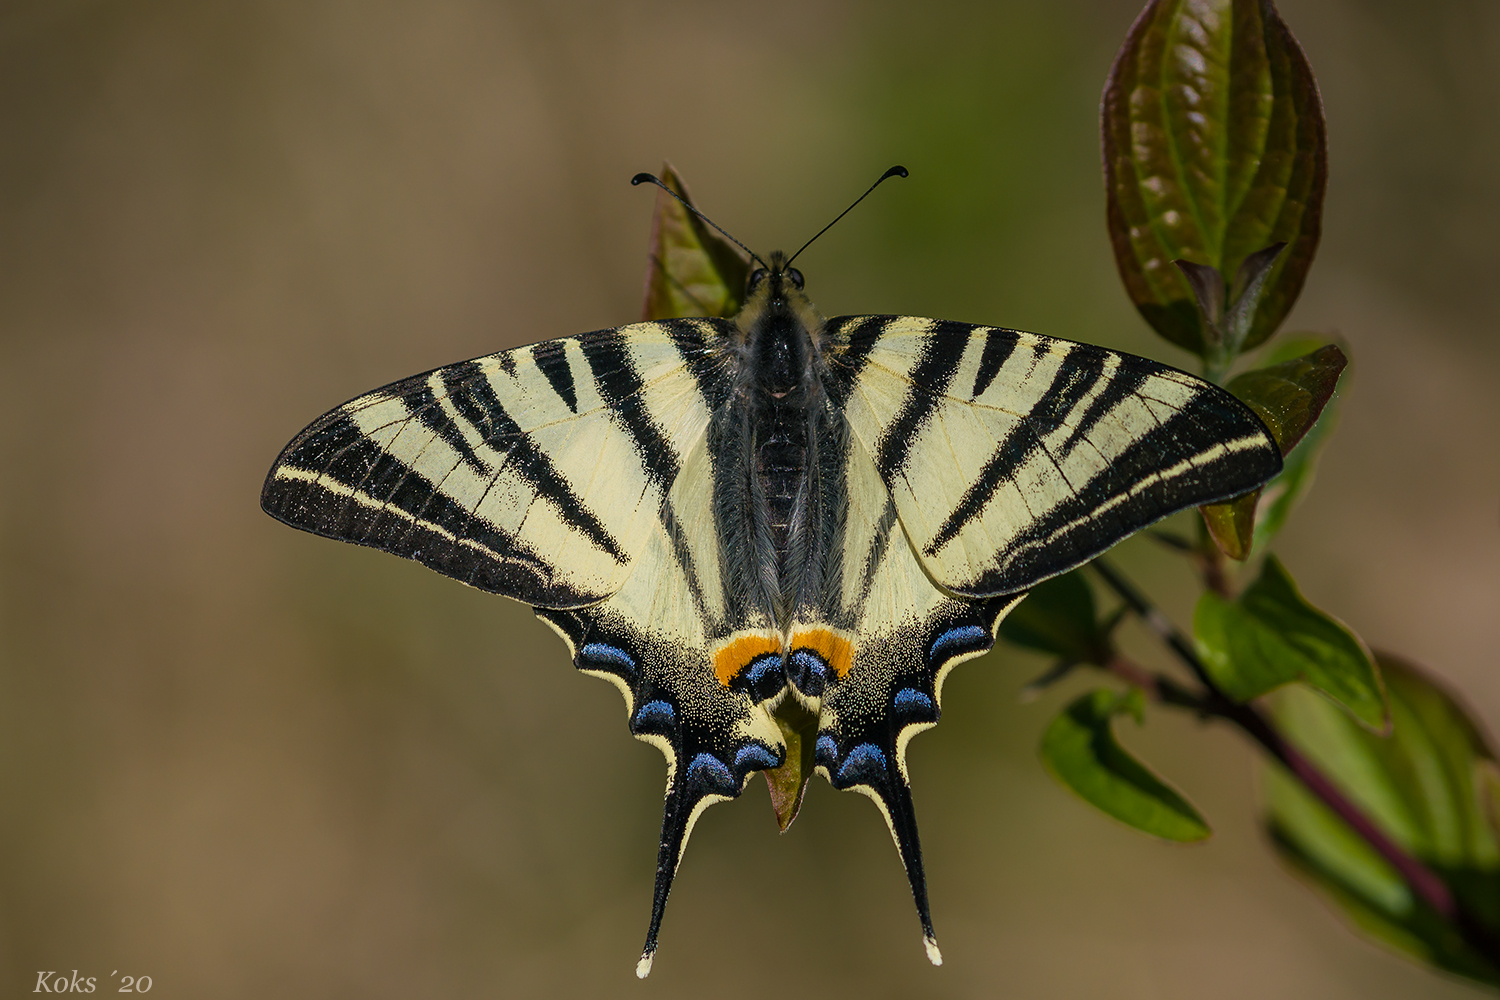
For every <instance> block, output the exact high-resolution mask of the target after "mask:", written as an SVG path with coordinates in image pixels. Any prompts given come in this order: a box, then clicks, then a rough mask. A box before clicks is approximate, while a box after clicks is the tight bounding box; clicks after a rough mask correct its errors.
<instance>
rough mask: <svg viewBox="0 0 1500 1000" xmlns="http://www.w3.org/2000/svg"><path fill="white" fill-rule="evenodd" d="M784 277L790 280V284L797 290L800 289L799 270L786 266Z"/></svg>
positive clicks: (800, 278) (800, 276)
mask: <svg viewBox="0 0 1500 1000" xmlns="http://www.w3.org/2000/svg"><path fill="white" fill-rule="evenodd" d="M786 278H787V280H788V281H790V282H791V283H792V286H793V287H794V288H796V289H797V290H798V291H801V289H802V272H801V271H799V270H797V269H796V268H795V267H792V268H788V269H787V272H786Z"/></svg>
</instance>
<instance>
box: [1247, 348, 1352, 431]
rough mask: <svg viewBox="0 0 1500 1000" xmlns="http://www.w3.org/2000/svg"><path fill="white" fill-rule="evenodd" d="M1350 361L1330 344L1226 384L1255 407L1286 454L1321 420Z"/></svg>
mask: <svg viewBox="0 0 1500 1000" xmlns="http://www.w3.org/2000/svg"><path fill="white" fill-rule="evenodd" d="M1348 364H1349V359H1348V358H1346V357H1345V356H1344V352H1343V351H1341V350H1339V347H1338V345H1337V344H1326V345H1324V346H1322V347H1320V348H1318V349H1317V350H1315V351H1311V352H1309V353H1308V354H1305V355H1303V356H1302V357H1300V358H1293V359H1292V360H1290V361H1283V362H1281V363H1279V364H1272V365H1267V366H1265V367H1264V368H1254V369H1251V370H1250V371H1248V372H1245V373H1244V374H1243V375H1236V376H1235V377H1234V378H1232V379H1230V380H1229V382H1228V384H1226V385H1225V386H1224V388H1226V389H1228V390H1229V391H1230V392H1232V393H1234V394H1235V395H1236V396H1238V397H1239V398H1240V400H1241V401H1243V402H1244V404H1245V405H1246V406H1248V407H1250V409H1252V410H1254V411H1255V415H1256V416H1257V417H1260V419H1261V422H1262V423H1264V424H1265V425H1266V429H1267V430H1269V431H1270V432H1271V436H1272V437H1274V438H1275V439H1276V444H1277V445H1278V446H1279V447H1280V448H1281V453H1282V454H1283V455H1286V454H1288V453H1289V452H1291V450H1292V449H1293V448H1295V447H1296V446H1297V443H1298V442H1300V441H1301V440H1302V438H1303V436H1304V435H1306V434H1307V432H1308V431H1309V430H1311V429H1312V426H1313V424H1315V423H1317V422H1318V417H1319V416H1320V415H1321V414H1322V413H1323V408H1324V407H1325V406H1327V405H1328V401H1329V400H1331V399H1332V398H1333V394H1334V392H1335V391H1337V389H1338V385H1339V376H1340V375H1341V374H1343V371H1344V368H1345V367H1347V366H1348Z"/></svg>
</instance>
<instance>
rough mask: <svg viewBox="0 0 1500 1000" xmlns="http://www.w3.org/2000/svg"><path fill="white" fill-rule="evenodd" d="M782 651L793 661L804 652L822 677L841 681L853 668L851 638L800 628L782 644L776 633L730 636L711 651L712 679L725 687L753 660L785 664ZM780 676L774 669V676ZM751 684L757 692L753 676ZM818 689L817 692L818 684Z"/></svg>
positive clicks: (822, 629)
mask: <svg viewBox="0 0 1500 1000" xmlns="http://www.w3.org/2000/svg"><path fill="white" fill-rule="evenodd" d="M783 650H785V651H786V653H787V654H788V655H790V656H793V657H794V658H795V656H796V654H797V653H808V654H811V655H812V656H814V657H816V658H817V659H818V661H820V662H821V664H822V666H823V668H826V672H825V670H823V669H822V668H820V669H818V671H817V672H818V673H819V674H820V675H821V676H824V677H827V676H829V675H830V674H831V675H832V676H833V677H836V678H838V679H840V680H842V679H843V678H844V677H845V676H846V675H847V674H848V673H849V669H850V667H852V666H853V665H854V642H853V639H852V637H851V636H849V635H847V634H845V633H843V632H838V631H835V630H834V629H831V628H828V627H826V626H821V625H819V626H812V627H806V626H804V627H799V628H795V629H793V630H792V638H791V641H790V642H789V643H785V644H783V642H782V639H781V636H780V634H779V633H777V632H773V631H770V630H767V631H764V632H740V633H737V634H735V635H732V636H730V637H729V638H728V639H726V640H724V642H722V643H720V645H719V647H718V648H717V649H715V650H714V652H713V661H714V676H715V677H716V678H718V681H719V683H720V684H722V685H724V686H725V687H729V686H730V685H731V684H733V683H734V681H735V679H736V678H739V677H741V675H743V674H744V672H745V670H746V669H748V668H750V667H751V666H752V665H753V664H755V662H756V661H757V660H761V659H762V658H764V657H766V656H775V657H776V658H777V661H778V663H783V662H785V661H784V660H783V658H782V652H783ZM752 673H753V674H756V675H759V674H760V673H761V670H760V669H756V670H754V671H752ZM780 675H781V674H780V670H779V669H778V670H777V676H778V677H779V676H780ZM767 679H769V678H767ZM751 681H752V687H754V688H756V689H757V690H758V687H759V685H758V683H755V679H754V678H753V677H752V678H751ZM777 686H778V687H779V684H778V685H777ZM818 686H819V688H820V689H821V686H822V685H821V683H819V685H818ZM758 696H760V697H765V696H768V692H764V691H762V692H759V694H758Z"/></svg>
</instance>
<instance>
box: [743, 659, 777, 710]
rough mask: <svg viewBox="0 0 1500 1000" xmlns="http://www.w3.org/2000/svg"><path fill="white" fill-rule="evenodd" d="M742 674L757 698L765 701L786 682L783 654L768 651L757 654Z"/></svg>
mask: <svg viewBox="0 0 1500 1000" xmlns="http://www.w3.org/2000/svg"><path fill="white" fill-rule="evenodd" d="M742 676H743V677H744V679H745V684H746V685H747V686H748V687H749V688H750V694H751V695H752V696H753V697H754V698H755V700H756V701H765V700H766V699H767V698H769V697H771V696H772V695H774V694H775V693H776V692H777V691H780V690H781V688H782V686H783V685H784V684H785V683H786V671H785V670H783V669H782V667H781V654H780V653H766V654H765V655H763V656H757V657H756V658H755V659H753V660H751V661H750V665H749V666H748V667H746V668H745V672H744V674H743V675H742Z"/></svg>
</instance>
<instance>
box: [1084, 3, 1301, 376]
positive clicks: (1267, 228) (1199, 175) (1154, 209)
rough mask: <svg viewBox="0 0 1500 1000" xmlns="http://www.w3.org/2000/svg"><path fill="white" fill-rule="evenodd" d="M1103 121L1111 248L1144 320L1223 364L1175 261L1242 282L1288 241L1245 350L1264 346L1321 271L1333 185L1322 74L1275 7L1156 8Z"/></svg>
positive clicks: (1131, 48) (1146, 17)
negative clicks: (1311, 273) (1238, 276)
mask: <svg viewBox="0 0 1500 1000" xmlns="http://www.w3.org/2000/svg"><path fill="white" fill-rule="evenodd" d="M1101 124H1102V129H1103V139H1104V171H1105V189H1106V191H1107V194H1108V198H1109V205H1108V223H1109V232H1110V240H1111V242H1112V243H1113V245H1114V250H1115V261H1116V263H1117V264H1118V266H1119V269H1120V276H1121V278H1122V279H1123V280H1124V282H1125V287H1126V290H1127V292H1128V293H1129V295H1130V297H1131V299H1132V301H1134V302H1135V305H1136V308H1137V309H1139V310H1140V312H1141V315H1142V316H1143V317H1145V319H1146V321H1147V322H1148V323H1150V324H1151V325H1152V326H1153V327H1155V328H1156V331H1157V332H1158V333H1160V334H1161V335H1162V336H1163V337H1165V338H1166V339H1168V340H1170V341H1171V342H1172V343H1174V344H1177V345H1179V346H1181V347H1184V348H1186V349H1188V350H1190V351H1193V352H1195V353H1197V354H1198V355H1200V356H1203V357H1204V358H1206V359H1208V358H1210V355H1211V354H1214V353H1215V348H1216V346H1217V345H1215V344H1213V343H1211V342H1210V334H1209V331H1208V330H1207V329H1206V328H1205V324H1204V322H1203V318H1202V316H1201V315H1200V312H1199V309H1198V307H1197V304H1196V300H1195V296H1194V293H1193V290H1192V287H1191V285H1190V283H1189V281H1188V279H1187V278H1186V276H1185V275H1184V274H1183V273H1182V271H1180V270H1179V269H1178V268H1176V267H1173V266H1172V262H1173V261H1175V260H1179V259H1182V260H1187V261H1190V262H1192V263H1195V264H1199V265H1205V266H1208V267H1213V268H1215V269H1217V271H1218V274H1219V275H1230V274H1235V273H1236V272H1237V271H1239V269H1240V267H1241V265H1242V264H1243V263H1244V261H1245V260H1246V258H1248V257H1250V256H1251V255H1253V254H1255V253H1256V252H1258V251H1261V250H1264V249H1267V248H1269V247H1270V246H1271V245H1272V244H1274V243H1277V242H1283V241H1284V242H1285V243H1287V247H1286V249H1285V250H1284V251H1283V252H1282V253H1281V254H1280V256H1279V257H1277V259H1276V262H1275V264H1274V265H1273V266H1272V268H1271V270H1270V272H1269V273H1268V274H1267V275H1266V283H1265V285H1264V287H1263V288H1262V289H1261V294H1260V297H1259V302H1258V305H1257V307H1256V310H1255V315H1254V317H1253V319H1251V320H1250V321H1249V322H1248V323H1246V324H1244V326H1245V327H1246V330H1245V338H1244V341H1243V344H1242V345H1241V347H1242V348H1243V349H1245V350H1248V349H1250V348H1252V347H1254V346H1256V345H1257V344H1260V343H1262V342H1264V341H1265V340H1266V339H1267V338H1268V337H1270V335H1271V334H1272V333H1274V332H1275V330H1276V328H1277V327H1278V326H1279V325H1280V323H1281V321H1282V320H1283V319H1284V318H1285V317H1286V314H1287V313H1288V312H1289V311H1290V309H1291V307H1292V304H1293V303H1294V302H1295V301H1296V299H1297V295H1298V293H1299V292H1300V291H1301V290H1302V283H1303V281H1304V279H1305V278H1306V276H1307V270H1308V268H1309V267H1310V266H1311V264H1312V259H1313V254H1314V253H1315V252H1316V250H1317V245H1318V235H1319V231H1320V227H1321V217H1322V207H1323V190H1324V187H1325V185H1326V182H1327V175H1328V158H1327V140H1326V134H1325V127H1324V121H1323V109H1322V102H1321V100H1320V99H1319V97H1318V90H1317V84H1316V82H1315V81H1314V79H1313V74H1312V68H1311V67H1310V66H1309V65H1308V62H1307V58H1306V57H1305V56H1304V55H1303V54H1302V50H1301V49H1300V48H1299V47H1298V45H1297V41H1296V39H1295V38H1293V37H1292V34H1291V32H1290V31H1289V30H1288V29H1287V27H1286V25H1285V24H1284V23H1283V22H1282V20H1281V18H1280V17H1279V16H1278V15H1277V13H1276V10H1275V8H1274V7H1273V6H1272V5H1271V3H1270V2H1269V0H1192V2H1188V0H1152V2H1151V3H1150V4H1148V5H1147V7H1146V9H1145V10H1144V11H1143V12H1142V13H1141V15H1140V17H1138V18H1137V19H1136V22H1135V24H1134V25H1133V26H1132V27H1131V29H1130V33H1129V35H1128V36H1127V37H1126V39H1125V43H1124V45H1123V46H1122V47H1121V48H1120V52H1119V54H1118V55H1117V56H1116V58H1115V64H1114V66H1113V68H1112V69H1111V70H1110V75H1109V80H1108V81H1107V83H1106V84H1105V89H1104V108H1103V119H1102V123H1101ZM1217 280H1218V281H1220V282H1223V281H1224V279H1223V278H1222V277H1218V278H1217ZM1235 283H1236V285H1237V286H1243V285H1245V284H1246V282H1244V281H1242V280H1236V282H1235ZM1235 290H1236V291H1238V290H1239V289H1235ZM1223 298H1224V296H1220V299H1221V300H1222V299H1223ZM1223 360H1224V359H1222V358H1220V359H1217V361H1218V362H1219V363H1222V362H1223Z"/></svg>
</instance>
